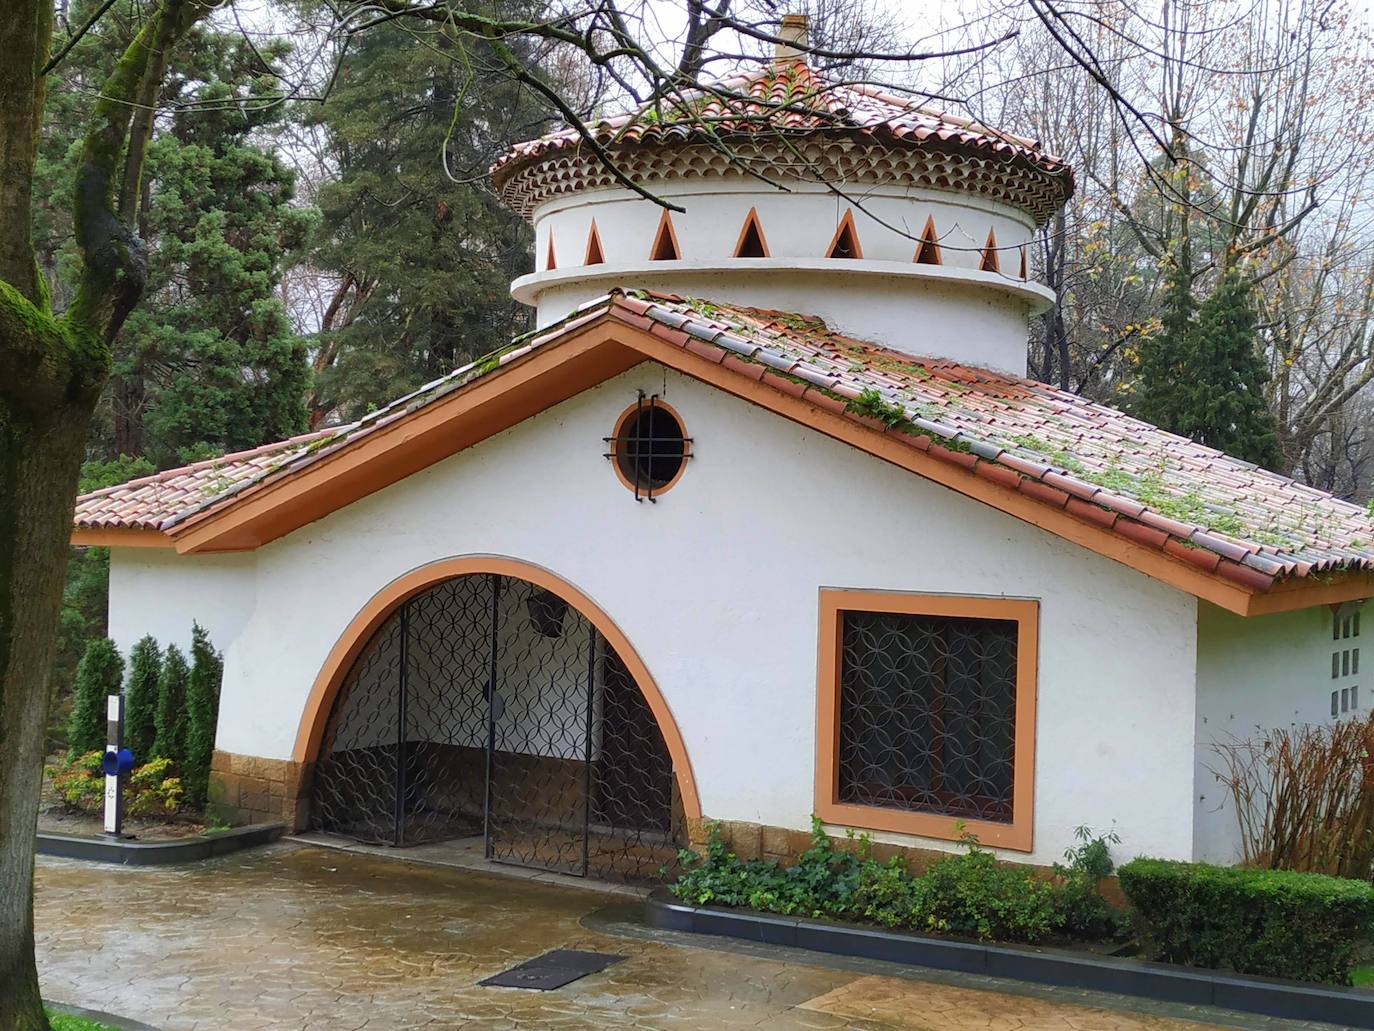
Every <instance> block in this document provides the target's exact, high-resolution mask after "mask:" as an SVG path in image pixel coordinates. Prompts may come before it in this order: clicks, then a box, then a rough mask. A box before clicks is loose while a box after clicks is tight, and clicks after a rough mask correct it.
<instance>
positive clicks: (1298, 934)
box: [1118, 859, 1374, 984]
mask: <svg viewBox="0 0 1374 1031" xmlns="http://www.w3.org/2000/svg"><path fill="white" fill-rule="evenodd" d="M1118 876H1119V878H1120V882H1121V890H1122V891H1123V892H1125V895H1126V898H1127V899H1128V900H1129V901H1130V903H1131V906H1132V909H1133V911H1134V912H1133V919H1134V921H1135V924H1136V933H1137V935H1138V936H1139V938H1140V942H1141V944H1142V946H1143V947H1144V949H1145V952H1146V954H1147V955H1148V956H1149V958H1150V959H1158V960H1163V961H1165V962H1168V963H1182V964H1186V965H1188V966H1196V967H1212V968H1217V969H1230V970H1234V971H1236V972H1237V973H1242V974H1258V975H1261V976H1267V977H1289V978H1296V979H1298V980H1303V981H1319V982H1324V983H1327V984H1349V983H1350V968H1351V966H1352V965H1353V963H1354V960H1355V954H1356V950H1357V949H1358V948H1359V947H1360V946H1361V945H1362V944H1363V943H1364V942H1366V941H1367V940H1368V939H1369V935H1370V933H1371V930H1374V886H1371V885H1369V884H1366V883H1364V882H1363V881H1352V880H1345V879H1343V878H1339V877H1327V876H1325V875H1324V874H1313V873H1295V872H1293V871H1289V870H1252V869H1243V868H1240V867H1222V866H1209V865H1206V864H1203V863H1183V862H1177V861H1172V860H1164V859H1136V860H1133V861H1131V862H1129V863H1127V864H1126V865H1125V866H1122V867H1121V868H1120V870H1119V871H1118Z"/></svg>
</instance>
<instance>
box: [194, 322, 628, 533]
mask: <svg viewBox="0 0 1374 1031" xmlns="http://www.w3.org/2000/svg"><path fill="white" fill-rule="evenodd" d="M621 335H625V331H624V328H623V327H621V328H618V329H613V327H612V326H608V325H606V324H605V322H604V320H602V321H599V322H596V323H591V324H589V325H588V327H587V329H586V330H585V331H584V332H581V333H577V334H575V335H571V336H570V337H569V338H568V339H567V340H564V341H560V342H559V343H557V344H555V345H550V346H547V347H545V348H539V349H536V350H534V351H532V352H530V353H529V354H528V355H525V356H524V357H522V358H518V359H516V360H515V361H513V362H511V363H510V364H509V365H508V366H506V367H505V368H503V369H501V370H500V372H499V373H494V374H488V375H487V376H483V377H482V378H480V379H478V380H475V381H474V382H473V383H471V384H469V385H467V386H466V387H463V388H460V389H458V390H456V391H454V392H453V393H452V394H450V395H449V396H448V397H445V398H443V399H441V400H439V401H436V402H434V403H432V404H430V405H428V406H426V407H424V408H421V409H419V410H418V411H416V412H414V413H413V414H411V415H409V416H407V417H405V418H401V419H398V420H396V421H395V422H393V423H391V424H389V425H387V426H384V427H380V428H378V429H375V430H373V431H371V432H370V433H368V434H367V436H365V437H362V438H360V439H359V441H358V442H357V443H356V444H354V445H352V446H345V447H343V448H341V449H340V450H339V451H337V452H335V453H334V454H332V455H327V456H325V457H323V458H321V459H319V460H318V461H316V462H315V463H314V464H312V465H310V466H307V467H306V468H304V469H302V470H300V471H299V472H297V473H294V474H291V475H286V476H282V477H280V478H279V479H276V480H273V481H270V482H268V483H266V484H264V485H263V486H262V487H260V488H258V489H255V490H249V491H248V492H246V493H245V494H243V495H242V496H241V497H240V498H238V499H230V500H229V501H228V502H227V503H226V504H223V505H221V506H219V507H217V508H212V509H209V510H207V511H206V512H204V513H201V514H200V515H198V516H197V517H195V518H194V519H191V520H188V521H187V522H185V523H183V524H182V525H181V526H178V527H174V528H172V531H171V532H172V535H173V537H174V539H175V541H176V548H177V551H179V552H181V553H183V554H187V553H196V552H206V551H236V550H242V549H245V548H256V547H259V546H261V545H263V544H266V543H267V542H269V541H273V540H276V539H277V538H279V537H283V536H285V535H286V534H288V533H291V532H292V531H293V530H297V529H299V528H300V527H302V526H305V525H306V524H307V523H311V522H314V521H315V520H316V519H319V518H321V517H323V516H325V515H328V514H329V513H330V512H333V511H336V510H337V509H340V508H343V507H344V506H345V505H348V504H351V503H352V502H354V501H357V500H358V499H360V498H363V497H366V496H367V495H369V494H372V493H374V492H376V491H378V490H381V489H382V488H383V487H388V486H390V485H391V484H393V483H396V482H398V481H400V480H402V479H404V478H405V477H407V476H409V475H411V474H412V473H415V472H419V471H420V470H421V469H424V468H426V467H428V466H430V465H433V464H434V463H435V462H437V461H440V460H441V459H444V458H447V457H448V456H449V455H452V454H456V453H457V452H459V451H461V450H463V449H464V448H467V447H471V446H472V445H473V444H476V443H479V442H480V441H483V440H485V439H487V438H488V437H491V436H494V435H495V434H497V433H500V432H501V431H503V430H506V429H509V428H510V427H512V426H514V425H515V424H516V423H518V422H522V421H523V420H525V419H527V418H529V417H530V416H532V415H536V414H538V413H539V412H542V411H544V410H545V409H547V408H551V407H552V406H553V405H556V404H558V403H559V402H561V401H566V400H567V399H568V398H570V397H574V396H576V395H577V394H580V393H581V392H582V391H584V390H586V389H588V388H589V387H593V386H595V385H597V384H598V383H603V382H605V381H606V380H608V379H610V378H611V377H613V376H617V375H619V374H620V373H622V372H624V371H625V370H627V369H629V368H631V367H632V366H634V365H637V364H639V363H640V362H642V361H643V360H644V358H643V356H642V355H641V354H640V353H639V352H638V351H635V350H633V349H632V348H628V347H625V346H623V345H622V344H621V343H620V342H619V339H618V337H619V336H621Z"/></svg>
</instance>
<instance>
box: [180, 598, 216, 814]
mask: <svg viewBox="0 0 1374 1031" xmlns="http://www.w3.org/2000/svg"><path fill="white" fill-rule="evenodd" d="M223 670H224V662H223V659H222V658H221V657H220V655H219V653H217V652H216V651H215V649H214V648H213V647H212V646H211V644H210V636H209V634H207V633H206V632H205V628H204V627H202V626H201V625H200V624H199V623H195V624H193V625H192V628H191V674H190V677H189V678H188V679H187V682H186V762H185V764H184V765H183V767H182V774H181V781H182V785H183V787H184V788H185V791H186V801H187V802H188V803H190V804H191V805H192V806H195V807H197V808H199V807H201V806H203V805H205V796H206V792H207V790H208V788H209V785H210V760H211V758H212V757H213V755H214V753H215V720H216V717H217V716H218V709H219V704H218V703H219V683H220V676H221V674H222V672H223Z"/></svg>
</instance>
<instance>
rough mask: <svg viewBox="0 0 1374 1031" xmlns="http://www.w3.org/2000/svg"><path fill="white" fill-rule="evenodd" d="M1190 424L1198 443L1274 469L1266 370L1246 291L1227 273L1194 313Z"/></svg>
mask: <svg viewBox="0 0 1374 1031" xmlns="http://www.w3.org/2000/svg"><path fill="white" fill-rule="evenodd" d="M1196 331H1197V337H1198V345H1197V355H1196V358H1195V364H1196V371H1195V374H1194V376H1193V379H1192V387H1193V394H1194V396H1193V403H1192V405H1191V409H1192V411H1191V413H1190V422H1189V423H1188V424H1187V428H1186V429H1185V430H1184V431H1183V432H1185V433H1187V434H1188V436H1190V437H1192V438H1193V439H1194V440H1196V441H1198V442H1199V443H1202V444H1206V445H1207V446H1208V447H1214V448H1216V449H1217V450H1219V451H1225V452H1226V453H1227V454H1229V455H1234V456H1235V457H1237V458H1243V459H1245V460H1246V461H1247V462H1254V463H1255V464H1256V465H1262V466H1264V467H1265V468H1273V467H1274V466H1275V465H1277V464H1278V459H1279V451H1278V438H1277V436H1276V435H1275V433H1274V420H1273V417H1272V416H1271V414H1270V411H1269V405H1268V401H1267V400H1266V398H1265V387H1266V386H1267V385H1268V382H1269V370H1268V368H1267V367H1266V365H1265V363H1264V359H1263V357H1262V356H1261V355H1260V352H1259V348H1258V346H1257V345H1256V341H1255V312H1254V308H1253V307H1252V304H1251V297H1250V287H1249V286H1248V285H1247V284H1246V282H1245V280H1244V278H1243V277H1242V276H1241V273H1240V271H1239V270H1238V269H1236V268H1234V267H1232V268H1229V269H1227V270H1226V271H1225V272H1224V273H1223V274H1222V276H1221V279H1220V280H1219V281H1218V282H1217V285H1216V287H1215V288H1214V289H1213V290H1212V293H1211V294H1210V295H1209V296H1208V297H1207V299H1206V300H1205V301H1203V302H1202V304H1201V306H1200V307H1199V308H1198V313H1197V327H1196Z"/></svg>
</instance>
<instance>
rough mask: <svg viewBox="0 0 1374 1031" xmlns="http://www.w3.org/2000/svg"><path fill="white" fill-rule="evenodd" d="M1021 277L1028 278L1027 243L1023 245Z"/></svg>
mask: <svg viewBox="0 0 1374 1031" xmlns="http://www.w3.org/2000/svg"><path fill="white" fill-rule="evenodd" d="M1021 278H1022V279H1026V278H1028V275H1027V273H1026V245H1025V244H1024V243H1023V244H1022V245H1021Z"/></svg>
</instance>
